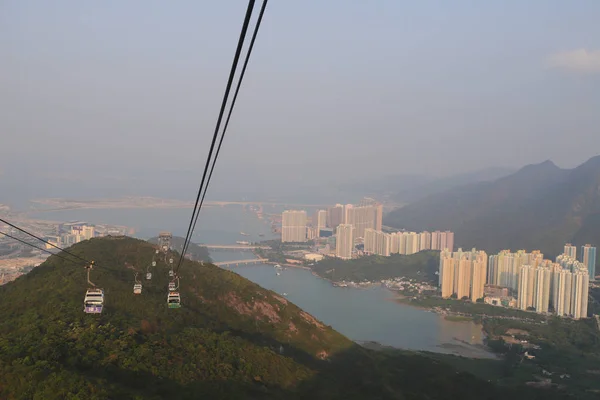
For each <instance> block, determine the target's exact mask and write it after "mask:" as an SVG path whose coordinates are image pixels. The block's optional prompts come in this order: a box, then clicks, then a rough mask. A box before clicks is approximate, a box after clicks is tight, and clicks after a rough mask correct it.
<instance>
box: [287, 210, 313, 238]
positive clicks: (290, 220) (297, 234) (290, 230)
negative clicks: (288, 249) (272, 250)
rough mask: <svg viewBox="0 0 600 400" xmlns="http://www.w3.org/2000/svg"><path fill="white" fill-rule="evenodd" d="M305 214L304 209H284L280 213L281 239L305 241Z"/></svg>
mask: <svg viewBox="0 0 600 400" xmlns="http://www.w3.org/2000/svg"><path fill="white" fill-rule="evenodd" d="M306 222H307V216H306V211H304V210H286V211H284V212H283V213H282V215H281V241H282V242H306V240H307V230H306Z"/></svg>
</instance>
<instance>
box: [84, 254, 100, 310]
mask: <svg viewBox="0 0 600 400" xmlns="http://www.w3.org/2000/svg"><path fill="white" fill-rule="evenodd" d="M93 267H94V262H93V261H92V262H91V264H90V265H89V266H87V267H85V268H86V269H87V281H88V285H89V286H91V287H90V288H89V289H88V290H87V291H86V292H85V297H84V298H83V312H85V313H86V314H100V313H102V310H103V309H104V290H102V289H100V288H97V287H96V284H95V283H93V282H92V281H90V271H91V270H92V268H93Z"/></svg>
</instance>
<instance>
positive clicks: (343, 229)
mask: <svg viewBox="0 0 600 400" xmlns="http://www.w3.org/2000/svg"><path fill="white" fill-rule="evenodd" d="M335 236H336V238H335V255H336V257H339V258H341V259H343V260H349V259H351V258H352V251H353V250H354V227H353V226H352V225H350V224H340V225H338V227H337V229H336V233H335Z"/></svg>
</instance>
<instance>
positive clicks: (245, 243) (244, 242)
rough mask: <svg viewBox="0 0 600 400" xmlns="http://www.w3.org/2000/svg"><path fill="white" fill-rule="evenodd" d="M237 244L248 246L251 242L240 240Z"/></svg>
mask: <svg viewBox="0 0 600 400" xmlns="http://www.w3.org/2000/svg"><path fill="white" fill-rule="evenodd" d="M236 243H237V244H243V245H244V246H248V245H249V244H250V242H246V241H243V240H238V241H236Z"/></svg>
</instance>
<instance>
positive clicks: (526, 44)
mask: <svg viewBox="0 0 600 400" xmlns="http://www.w3.org/2000/svg"><path fill="white" fill-rule="evenodd" d="M576 4H577V5H576V6H574V5H572V4H570V3H565V2H561V1H530V2H527V3H523V2H519V1H503V2H483V3H477V4H473V3H472V2H466V1H459V2H452V4H450V3H444V2H419V3H411V2H404V3H403V2H397V1H378V2H375V3H373V4H369V5H366V4H365V3H364V2H356V1H351V2H348V1H341V0H337V1H328V2H325V3H324V2H321V1H307V2H302V3H301V4H300V3H298V4H293V3H288V2H274V3H273V4H272V5H270V10H269V12H270V13H271V16H272V17H271V18H269V19H268V20H266V21H265V23H264V26H263V27H262V28H261V29H262V30H261V33H260V37H261V40H260V41H259V42H258V44H257V46H256V48H255V51H254V54H255V55H256V57H254V58H253V59H252V61H251V62H250V66H249V70H248V73H247V76H246V80H245V81H244V90H243V91H242V92H241V94H240V98H239V102H238V105H237V108H236V112H235V114H234V117H233V119H232V123H231V126H230V130H229V135H228V137H227V139H226V140H225V143H224V150H223V152H222V154H221V156H220V158H219V163H218V166H217V169H216V172H215V179H214V183H212V184H211V190H210V191H209V197H210V196H218V194H219V193H223V194H232V195H235V196H237V197H239V196H241V195H243V193H244V191H247V192H252V191H255V192H256V191H260V192H262V194H264V196H269V195H273V194H274V193H273V192H274V191H276V189H277V188H279V190H281V191H285V190H290V191H294V190H296V191H297V188H299V187H305V186H306V187H312V188H318V187H322V186H324V185H325V184H331V183H336V184H339V183H341V182H352V181H353V180H357V179H363V178H366V177H373V176H378V175H382V171H386V174H387V175H394V174H426V175H434V176H445V175H452V174H457V173H462V172H466V171H472V170H477V169H481V168H484V167H489V166H500V167H510V168H513V169H516V168H519V167H521V166H523V165H526V164H530V163H537V162H541V161H544V160H546V159H551V160H553V161H554V162H555V163H556V164H557V165H559V166H561V167H568V168H571V167H574V166H576V165H578V164H580V163H581V162H583V161H585V160H586V159H587V158H589V157H591V156H593V155H595V154H596V152H597V149H598V148H599V147H600V135H598V131H597V127H598V126H599V125H600V115H599V114H598V113H597V110H598V109H599V108H600V27H599V26H598V24H597V20H596V16H597V15H598V14H600V4H599V3H598V2H596V1H594V0H590V1H578V2H577V3H576ZM242 12H243V2H242V1H239V0H238V1H227V2H218V3H214V4H212V3H211V4H210V7H208V5H207V4H206V3H203V2H195V1H184V2H177V3H176V4H171V3H164V2H159V1H151V2H146V1H144V2H141V1H130V2H125V3H123V2H118V1H108V2H103V3H102V4H95V3H82V2H78V1H58V2H44V1H29V2H20V1H4V2H2V4H1V5H0V51H1V52H2V54H3V57H2V58H3V61H2V70H3V73H2V74H1V75H0V87H1V88H2V90H0V105H1V107H0V130H1V131H2V132H3V135H6V137H10V138H11V141H10V145H8V146H7V145H5V144H4V145H3V146H1V147H0V170H1V171H3V174H2V175H0V180H10V179H11V177H14V176H16V175H20V177H22V178H29V179H32V180H34V181H35V182H36V183H38V184H43V182H46V184H45V185H46V186H48V187H49V189H52V187H54V186H56V185H60V186H61V187H63V188H64V187H69V188H71V189H72V187H71V186H75V187H81V185H85V187H87V188H88V189H89V190H94V188H95V187H98V186H101V187H102V188H103V189H102V190H103V191H105V192H106V191H109V192H110V193H112V194H113V195H118V194H119V193H121V192H130V193H131V192H135V193H134V194H145V192H148V191H150V189H149V188H152V187H153V186H154V185H153V183H152V181H153V179H154V177H155V176H157V177H158V178H160V179H162V180H163V181H173V180H175V181H177V184H174V183H173V182H171V183H169V191H170V192H172V193H173V197H183V198H190V197H192V195H193V190H190V189H187V188H188V187H189V186H190V185H191V184H192V182H193V183H195V182H196V180H197V176H196V173H197V171H198V170H200V168H202V164H203V159H204V157H205V156H206V152H207V145H208V143H209V136H210V134H211V133H212V129H213V125H214V121H215V119H216V117H215V116H216V114H217V110H218V107H219V101H218V99H219V96H221V95H222V92H223V90H224V82H225V80H226V73H227V70H226V68H224V66H226V65H228V63H230V58H231V54H230V53H231V49H230V48H229V47H227V46H224V45H223V44H224V43H230V42H233V41H234V40H235V37H236V35H237V34H238V31H239V27H238V25H237V24H238V21H239V20H240V19H241V18H242ZM574 27H576V29H574ZM449 154H454V155H455V156H451V157H449V156H448V155H449ZM460 154H463V155H464V156H460ZM23 160H26V161H27V163H26V164H27V165H23V162H22V161H23ZM357 160H360V162H358V161H357ZM74 166H77V167H76V168H74ZM359 166H360V167H359ZM340 169H343V170H347V171H348V173H347V174H343V175H340V174H334V173H333V171H334V170H340ZM7 171H8V172H10V174H8V173H7ZM157 171H160V173H159V172H157ZM167 171H172V172H171V173H167ZM155 174H157V175H155ZM299 176H301V179H296V178H297V177H299ZM292 177H294V179H291V178H292ZM116 178H118V179H119V180H118V181H117V180H116ZM109 179H110V182H109V181H108V180H109ZM291 181H293V182H291ZM69 182H72V183H73V185H70V184H69ZM233 185H236V186H237V187H236V190H232V186H233ZM89 190H88V193H89ZM182 191H183V192H184V193H182ZM234 192H235V193H234ZM37 195H38V196H39V195H40V194H39V193H37ZM166 197H168V196H166Z"/></svg>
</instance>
